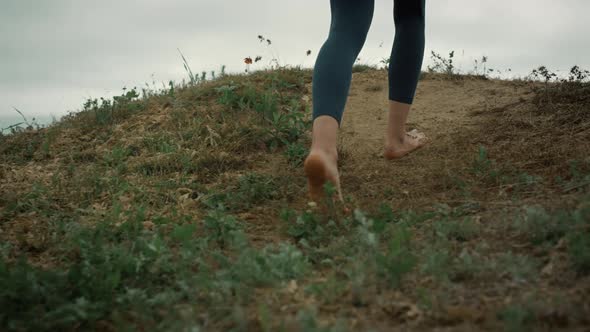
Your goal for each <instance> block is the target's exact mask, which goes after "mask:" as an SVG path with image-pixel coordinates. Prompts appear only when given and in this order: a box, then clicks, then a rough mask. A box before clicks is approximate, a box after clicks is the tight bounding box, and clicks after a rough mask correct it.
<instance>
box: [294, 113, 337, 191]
mask: <svg viewBox="0 0 590 332" xmlns="http://www.w3.org/2000/svg"><path fill="white" fill-rule="evenodd" d="M337 143H338V122H337V121H336V119H335V118H333V117H331V116H327V115H322V116H319V117H317V118H316V119H315V120H314V122H313V131H312V143H311V150H310V152H309V155H308V156H307V158H306V159H305V163H304V165H303V168H304V170H305V175H306V176H307V180H308V185H309V195H310V198H311V199H312V200H313V201H316V202H318V201H320V200H321V198H322V197H323V195H324V184H325V183H326V181H330V182H332V183H333V184H334V186H335V187H336V189H337V195H338V199H339V200H340V201H343V199H342V191H341V190H340V177H339V174H338V152H337V148H336V146H337Z"/></svg>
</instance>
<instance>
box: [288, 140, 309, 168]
mask: <svg viewBox="0 0 590 332" xmlns="http://www.w3.org/2000/svg"><path fill="white" fill-rule="evenodd" d="M284 154H285V156H286V157H287V161H288V162H289V164H290V165H291V166H293V167H299V166H301V165H303V161H304V160H305V157H306V156H307V155H308V154H309V149H308V148H307V147H305V146H304V145H303V144H301V143H300V142H293V143H288V144H287V148H286V149H285V152H284Z"/></svg>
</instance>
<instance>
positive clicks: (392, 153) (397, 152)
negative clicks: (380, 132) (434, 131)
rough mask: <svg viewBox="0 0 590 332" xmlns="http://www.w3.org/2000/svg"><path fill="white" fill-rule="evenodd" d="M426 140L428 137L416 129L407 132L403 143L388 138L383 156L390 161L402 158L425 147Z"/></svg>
mask: <svg viewBox="0 0 590 332" xmlns="http://www.w3.org/2000/svg"><path fill="white" fill-rule="evenodd" d="M426 140H427V139H426V136H425V135H424V134H423V133H421V132H419V131H417V130H416V129H414V130H412V131H409V132H407V133H406V136H405V138H404V139H403V140H402V141H400V140H395V139H389V138H388V139H387V143H386V145H385V151H384V152H383V156H384V157H385V158H386V159H389V160H393V159H399V158H402V157H403V156H405V155H407V154H409V153H411V152H413V151H415V150H417V149H419V148H421V147H423V146H424V144H426Z"/></svg>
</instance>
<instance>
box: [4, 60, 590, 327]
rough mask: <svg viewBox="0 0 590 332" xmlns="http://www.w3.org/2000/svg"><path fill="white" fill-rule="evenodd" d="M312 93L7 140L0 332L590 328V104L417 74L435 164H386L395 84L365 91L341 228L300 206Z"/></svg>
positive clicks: (215, 98)
mask: <svg viewBox="0 0 590 332" xmlns="http://www.w3.org/2000/svg"><path fill="white" fill-rule="evenodd" d="M311 85H312V77H311V71H309V70H295V69H280V70H275V71H264V72H257V73H253V74H250V75H246V76H243V75H230V76H224V77H221V78H219V79H217V80H214V81H209V82H201V83H199V84H198V85H195V86H182V87H180V86H179V87H175V86H171V87H170V89H169V90H163V91H144V93H143V96H142V97H140V96H139V93H138V91H135V90H130V91H125V92H124V93H123V95H121V96H120V97H117V98H115V100H114V101H106V100H89V101H88V102H87V103H86V104H85V105H84V109H83V110H82V111H81V112H79V113H77V114H71V115H70V116H68V117H67V118H66V119H63V120H62V121H61V122H60V123H58V124H57V125H55V126H52V127H50V128H44V129H40V130H25V131H22V132H19V133H16V134H15V135H11V136H4V137H0V143H1V146H0V243H1V245H0V250H1V251H0V254H1V256H0V257H1V261H0V306H2V307H3V308H10V309H7V310H3V313H2V314H0V326H1V327H2V329H3V330H27V329H34V330H56V329H65V330H87V329H93V330H101V331H102V330H105V331H112V330H120V329H121V328H123V327H129V328H131V329H148V330H185V329H188V328H191V327H198V328H201V329H202V330H206V331H209V330H228V329H234V330H265V331H273V330H278V329H280V328H283V329H284V330H287V331H291V330H293V331H298V330H305V331H328V330H329V331H331V330H335V331H336V330H338V331H340V330H353V331H357V330H358V331H365V330H369V329H373V330H376V331H392V330H400V331H405V330H408V329H410V330H420V331H423V330H439V329H447V328H448V329H451V330H466V331H470V330H473V329H490V330H497V329H507V330H526V329H531V328H532V329H535V330H559V329H580V328H582V327H583V326H587V325H588V324H590V321H588V317H589V315H588V314H590V305H589V304H588V302H587V298H588V296H590V277H589V272H590V255H589V254H588V253H589V252H590V195H589V188H590V158H589V157H588V156H589V152H590V90H589V87H588V83H585V82H583V81H575V82H561V83H551V84H548V85H544V84H542V83H538V82H531V81H525V80H518V81H501V80H492V79H486V78H482V77H475V76H448V75H445V74H435V73H424V74H423V77H422V79H421V81H420V83H419V86H418V90H417V95H416V99H415V100H416V102H415V105H414V107H413V111H412V113H411V115H410V120H409V121H410V123H409V125H410V128H419V129H420V130H421V131H423V132H424V133H425V134H426V135H427V136H428V137H429V143H428V144H427V145H426V146H425V147H424V148H422V149H420V150H418V151H417V152H415V153H413V154H411V155H409V156H408V157H406V158H403V159H401V160H398V161H393V162H392V161H387V160H385V159H384V158H382V156H381V154H382V149H383V139H384V135H385V129H386V125H387V123H386V119H387V118H386V114H387V113H386V112H387V72H386V71H383V70H366V71H362V72H356V73H354V74H353V80H352V87H351V90H350V96H349V99H348V103H347V106H346V111H345V113H344V118H343V124H342V131H341V136H340V140H341V144H340V150H339V157H340V160H339V163H340V168H341V181H342V189H343V192H344V196H345V198H346V201H347V205H348V206H349V207H350V208H352V210H353V211H354V212H353V213H352V214H351V215H344V214H343V212H342V209H340V208H339V207H338V206H334V205H333V203H332V201H331V200H328V201H327V202H325V204H321V205H320V207H316V206H314V205H309V204H308V203H309V202H308V199H307V194H306V181H305V178H304V177H303V171H302V166H301V163H302V160H303V158H304V157H305V155H306V153H307V148H308V146H309V129H310V122H309V116H310V113H311V104H312V99H311V98H312V95H311ZM327 190H328V192H329V191H330V188H327Z"/></svg>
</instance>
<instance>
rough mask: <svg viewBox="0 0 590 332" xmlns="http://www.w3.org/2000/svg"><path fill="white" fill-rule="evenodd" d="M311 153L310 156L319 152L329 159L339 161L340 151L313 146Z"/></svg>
mask: <svg viewBox="0 0 590 332" xmlns="http://www.w3.org/2000/svg"><path fill="white" fill-rule="evenodd" d="M309 152H310V154H312V153H314V152H319V153H321V154H324V155H326V156H327V157H328V158H330V159H332V160H334V161H337V160H338V150H337V149H336V148H328V147H318V146H312V147H311V149H310V151H309Z"/></svg>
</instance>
